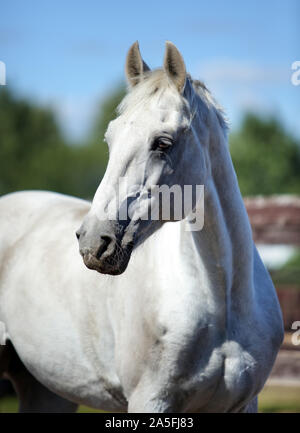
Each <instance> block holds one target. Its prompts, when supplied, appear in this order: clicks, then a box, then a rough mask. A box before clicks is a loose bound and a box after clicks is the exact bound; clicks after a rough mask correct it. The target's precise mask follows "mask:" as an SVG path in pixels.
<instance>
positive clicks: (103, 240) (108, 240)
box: [96, 236, 112, 260]
mask: <svg viewBox="0 0 300 433" xmlns="http://www.w3.org/2000/svg"><path fill="white" fill-rule="evenodd" d="M100 239H101V244H100V247H99V249H98V252H97V255H96V257H97V259H98V260H99V259H100V258H101V256H102V255H103V254H104V253H105V251H106V250H107V248H108V246H109V244H110V243H111V241H112V238H111V237H110V236H100Z"/></svg>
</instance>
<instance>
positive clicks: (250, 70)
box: [194, 59, 290, 84]
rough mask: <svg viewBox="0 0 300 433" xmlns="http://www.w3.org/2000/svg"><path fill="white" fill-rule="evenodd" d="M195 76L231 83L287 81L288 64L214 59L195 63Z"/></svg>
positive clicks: (288, 76) (288, 79)
mask: <svg viewBox="0 0 300 433" xmlns="http://www.w3.org/2000/svg"><path fill="white" fill-rule="evenodd" d="M194 69H196V70H195V75H196V76H199V75H200V76H201V77H204V78H205V80H207V81H209V82H222V83H223V84H224V83H233V84H237V83H240V84H250V83H267V82H270V83H272V84H274V83H289V81H290V65H287V67H286V68H284V67H282V66H279V65H273V66H270V65H263V64H255V63H251V62H244V61H239V60H235V59H215V60H211V61H207V62H203V63H201V64H200V65H197V67H196V68H194Z"/></svg>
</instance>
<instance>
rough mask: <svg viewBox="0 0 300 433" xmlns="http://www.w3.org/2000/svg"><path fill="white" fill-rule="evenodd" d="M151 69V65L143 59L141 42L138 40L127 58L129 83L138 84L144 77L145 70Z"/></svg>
mask: <svg viewBox="0 0 300 433" xmlns="http://www.w3.org/2000/svg"><path fill="white" fill-rule="evenodd" d="M147 71H150V68H149V66H148V65H147V64H146V63H145V62H144V61H143V59H142V56H141V53H140V48H139V43H138V41H136V42H135V43H134V44H133V45H131V47H130V48H129V51H128V53H127V58H126V67H125V72H126V77H127V80H128V82H129V84H130V85H131V86H132V87H133V86H135V85H136V84H138V83H139V82H140V81H141V80H142V79H143V75H144V73H145V72H147Z"/></svg>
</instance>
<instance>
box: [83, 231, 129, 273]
mask: <svg viewBox="0 0 300 433" xmlns="http://www.w3.org/2000/svg"><path fill="white" fill-rule="evenodd" d="M76 237H77V239H78V242H79V252H80V254H81V256H82V258H83V262H84V264H85V265H86V267H87V268H89V269H93V270H95V271H98V272H100V273H101V274H109V275H120V274H122V273H123V272H124V271H125V269H126V268H127V265H128V262H129V259H130V256H131V253H132V249H133V242H126V241H125V239H124V238H123V239H118V238H117V237H116V236H115V235H114V234H110V233H108V232H107V230H106V231H105V232H101V231H99V230H95V229H89V230H88V229H87V228H85V226H84V224H83V225H82V226H81V227H80V229H79V230H78V231H77V232H76Z"/></svg>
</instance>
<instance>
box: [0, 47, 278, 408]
mask: <svg viewBox="0 0 300 433" xmlns="http://www.w3.org/2000/svg"><path fill="white" fill-rule="evenodd" d="M125 70H126V77H127V81H128V91H127V94H126V95H125V97H124V99H123V101H122V102H121V104H120V105H119V107H118V112H117V117H116V118H115V119H114V120H112V121H111V122H110V124H109V126H108V129H107V131H106V134H105V140H106V142H107V144H108V148H109V161H108V164H107V168H106V172H105V175H104V177H103V179H102V180H101V182H100V184H99V186H98V189H97V191H96V193H95V195H94V198H93V200H92V203H90V202H87V201H84V200H81V199H78V198H73V197H69V196H65V195H61V194H57V193H54V192H47V191H21V192H15V193H12V194H8V195H6V196H3V197H1V199H0V221H1V224H0V227H1V234H0V238H1V246H0V320H1V321H2V322H3V323H4V325H5V329H6V334H5V335H6V338H5V340H6V345H4V346H1V351H0V361H1V362H0V374H2V375H3V376H5V377H7V378H9V379H10V380H11V381H12V383H13V384H14V387H15V389H16V392H17V395H18V398H19V402H20V403H19V410H20V411H21V412H72V411H76V409H77V405H78V404H85V405H87V406H90V407H92V408H98V409H102V410H105V411H118V412H124V411H128V412H146V413H154V412H155V413H173V412H180V413H190V412H256V411H257V396H258V394H259V392H260V391H261V389H262V388H263V386H264V384H265V382H266V380H267V378H268V376H269V374H270V371H271V369H272V366H273V363H274V361H275V358H276V355H277V352H278V350H279V347H280V345H281V343H282V339H283V325H282V316H281V310H280V307H279V303H278V299H277V296H276V292H275V289H274V286H273V283H272V281H271V278H270V276H269V274H268V272H267V270H266V269H265V267H264V265H263V263H262V260H261V258H260V256H259V254H258V251H257V249H256V247H255V244H254V242H253V238H252V232H251V227H250V223H249V220H248V216H247V213H246V210H245V207H244V203H243V199H242V196H241V193H240V190H239V186H238V181H237V177H236V174H235V170H234V168H233V164H232V161H231V157H230V152H229V148H228V139H227V136H228V132H227V131H228V126H227V120H226V118H225V115H224V113H223V111H222V109H221V107H220V106H219V105H218V104H217V102H216V101H215V99H214V98H213V97H212V95H211V93H210V92H209V90H208V89H207V88H206V87H205V85H204V84H203V83H202V82H200V81H197V80H194V79H193V78H192V77H191V76H190V75H189V74H188V73H187V72H186V67H185V63H184V60H183V57H182V55H181V53H180V52H179V50H178V49H177V48H176V46H175V45H174V44H172V43H171V42H169V41H167V42H166V48H165V55H164V61H163V67H162V68H160V69H155V70H151V69H150V68H149V67H148V66H147V64H146V63H145V62H144V60H143V59H142V56H141V53H140V49H139V45H138V42H136V43H134V44H133V45H132V46H131V48H130V49H129V51H128V54H127V58H126V67H125ZM253 176H255V173H253ZM163 186H166V187H167V188H168V189H169V193H170V194H169V195H170V196H172V197H173V200H171V199H170V200H169V204H170V209H169V213H168V212H164V210H163V209H162V208H163V204H162V202H165V201H166V200H165V199H162V194H161V189H160V191H159V194H154V193H153V194H152V192H153V190H154V187H158V188H162V187H163ZM175 186H177V187H178V188H179V190H180V191H181V192H182V196H181V202H182V203H184V206H183V204H182V203H181V202H180V200H179V199H178V196H177V195H176V194H175V193H174V191H175V189H174V188H175ZM186 186H191V189H192V193H191V194H188V191H190V190H189V189H188V188H185V187H186ZM197 186H202V189H201V191H202V193H200V194H198V195H197V194H196V193H195V188H196V187H197ZM172 188H173V189H172ZM173 193H174V194H173ZM165 198H166V197H165ZM175 202H176V203H175ZM178 202H180V203H179V204H178ZM177 204H178V205H177ZM178 209H179V210H183V211H182V213H181V216H180V217H178V213H180V212H177V211H178ZM150 210H151V211H152V210H154V211H153V214H154V216H155V215H156V217H151V215H152V214H151V215H150V216H149V213H150ZM175 214H177V215H175ZM201 215H202V216H203V218H204V220H203V221H202V220H201ZM197 219H198V224H196V223H195V221H196V220H197ZM199 219H200V223H199ZM195 225H196V226H195ZM75 233H76V236H75ZM76 237H77V240H76ZM78 249H79V251H78Z"/></svg>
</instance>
